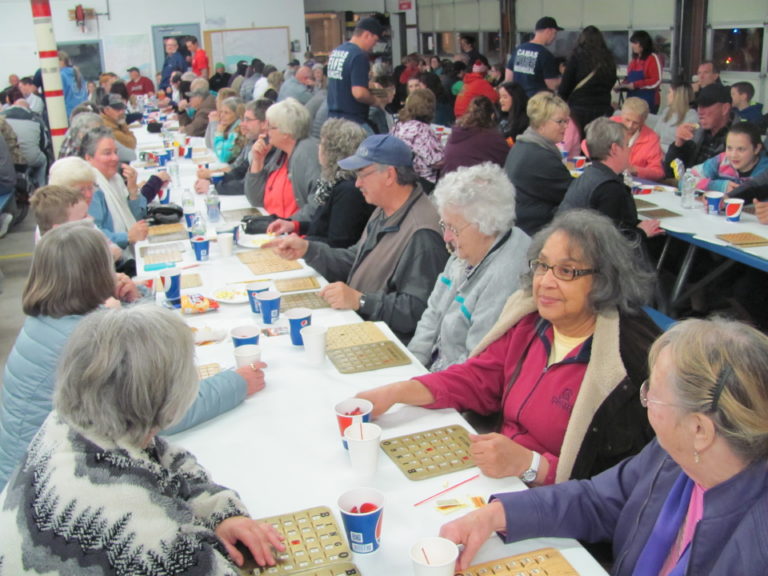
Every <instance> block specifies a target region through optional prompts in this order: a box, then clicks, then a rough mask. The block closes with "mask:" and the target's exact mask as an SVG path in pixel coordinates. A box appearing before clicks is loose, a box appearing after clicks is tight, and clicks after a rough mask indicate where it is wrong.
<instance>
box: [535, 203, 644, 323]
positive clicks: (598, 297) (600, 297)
mask: <svg viewBox="0 0 768 576" xmlns="http://www.w3.org/2000/svg"><path fill="white" fill-rule="evenodd" d="M555 232H563V233H564V234H565V235H566V236H567V237H568V248H569V250H571V251H573V250H579V251H580V252H581V253H582V254H581V257H582V259H583V260H584V261H585V262H586V263H587V265H588V266H589V267H590V268H595V269H597V270H598V273H597V274H595V275H594V276H593V277H592V278H593V280H592V291H591V292H590V294H589V304H590V306H591V308H592V310H593V311H595V312H602V311H603V310H608V309H611V308H618V309H619V310H621V311H622V312H625V313H629V314H636V313H637V312H638V309H639V308H640V307H642V306H643V305H645V304H647V302H648V299H649V298H650V295H651V291H652V288H653V283H654V280H655V274H654V273H653V272H651V271H650V270H649V269H648V266H647V265H646V264H645V261H644V259H643V258H641V257H640V255H639V247H638V243H637V242H635V243H633V242H630V241H629V240H628V239H627V238H626V237H624V236H623V235H622V234H621V232H619V230H618V229H617V228H616V226H615V225H614V224H613V222H612V221H611V219H610V218H608V217H607V216H603V215H602V214H599V213H598V212H594V211H592V210H568V211H567V212H564V213H562V214H558V215H557V216H556V217H555V219H554V220H552V222H550V223H549V224H548V225H547V226H546V227H545V228H543V229H542V230H540V231H539V232H538V233H536V235H535V236H534V237H533V240H532V241H531V245H530V247H529V249H528V258H529V259H533V258H538V257H539V254H540V253H541V249H542V248H543V246H544V244H545V243H546V241H547V240H548V239H549V237H550V236H552V234H554V233H555ZM521 285H522V287H523V288H524V289H525V290H526V292H527V293H529V294H530V293H531V292H532V287H533V276H532V275H531V273H530V272H529V273H527V274H524V275H523V277H522V281H521Z"/></svg>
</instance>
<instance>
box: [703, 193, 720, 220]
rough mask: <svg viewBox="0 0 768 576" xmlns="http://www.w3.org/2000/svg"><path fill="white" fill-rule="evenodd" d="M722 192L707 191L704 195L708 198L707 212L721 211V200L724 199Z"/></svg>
mask: <svg viewBox="0 0 768 576" xmlns="http://www.w3.org/2000/svg"><path fill="white" fill-rule="evenodd" d="M723 196H725V194H723V193H722V192H706V193H705V194H704V197H705V198H706V199H707V214H713V215H715V216H716V215H718V214H719V213H720V202H722V201H723Z"/></svg>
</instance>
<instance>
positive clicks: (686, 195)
mask: <svg viewBox="0 0 768 576" xmlns="http://www.w3.org/2000/svg"><path fill="white" fill-rule="evenodd" d="M696 180H697V178H696V176H694V174H693V172H692V171H691V170H690V169H689V170H686V171H685V174H684V175H683V178H682V181H681V185H680V205H681V206H682V207H683V208H685V209H687V210H690V209H691V208H693V207H694V205H695V201H694V194H695V191H696Z"/></svg>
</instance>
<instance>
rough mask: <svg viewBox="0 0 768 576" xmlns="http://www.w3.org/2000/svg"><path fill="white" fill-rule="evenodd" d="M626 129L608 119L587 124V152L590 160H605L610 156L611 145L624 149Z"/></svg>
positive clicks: (600, 119)
mask: <svg viewBox="0 0 768 576" xmlns="http://www.w3.org/2000/svg"><path fill="white" fill-rule="evenodd" d="M626 139H627V129H626V128H624V125H623V124H620V123H618V122H614V121H613V120H611V119H610V118H597V119H595V120H593V121H592V122H590V123H589V124H587V150H589V157H590V158H592V160H605V159H606V158H608V156H610V155H611V145H612V144H618V145H619V146H621V147H622V148H624V147H625V146H626V145H627V143H626Z"/></svg>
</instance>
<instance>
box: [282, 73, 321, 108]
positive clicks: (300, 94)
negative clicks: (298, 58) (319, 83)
mask: <svg viewBox="0 0 768 576" xmlns="http://www.w3.org/2000/svg"><path fill="white" fill-rule="evenodd" d="M314 85H315V79H314V77H313V76H312V69H311V68H310V67H309V66H301V67H300V68H299V69H298V70H296V73H295V74H294V75H293V76H291V77H290V78H288V79H287V80H286V81H285V82H283V85H282V86H281V87H280V93H279V94H278V95H277V101H278V102H280V101H282V100H285V99H286V98H296V100H298V101H299V102H301V103H302V104H306V103H307V102H309V99H310V98H312V88H313V87H314Z"/></svg>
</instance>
